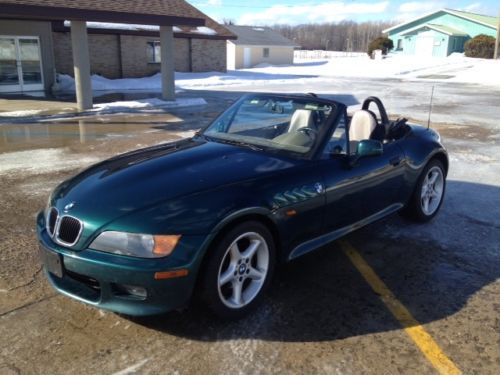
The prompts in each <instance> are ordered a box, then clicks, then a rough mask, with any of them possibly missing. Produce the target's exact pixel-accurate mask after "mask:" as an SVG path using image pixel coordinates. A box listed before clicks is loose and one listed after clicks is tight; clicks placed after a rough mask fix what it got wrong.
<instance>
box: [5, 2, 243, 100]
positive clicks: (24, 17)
mask: <svg viewBox="0 0 500 375" xmlns="http://www.w3.org/2000/svg"><path fill="white" fill-rule="evenodd" d="M52 2H53V3H54V4H50V5H51V6H52V5H54V6H56V5H57V6H58V7H54V8H52V9H54V11H52V12H47V14H43V12H42V11H40V12H38V13H39V14H37V10H38V8H44V7H41V6H40V7H38V5H37V3H38V4H40V2H37V1H33V2H32V1H29V0H28V1H3V0H0V93H2V92H4V93H6V92H26V91H40V90H49V89H50V87H51V86H52V84H53V83H54V80H55V73H64V74H69V75H72V76H73V75H74V69H75V66H74V61H73V56H74V54H73V52H74V51H73V41H72V37H71V22H75V21H74V19H77V20H83V21H86V30H87V36H88V54H89V58H90V73H91V74H99V75H102V76H105V77H107V78H128V77H144V76H149V75H152V74H155V73H158V72H160V70H161V52H160V26H158V25H154V24H152V23H154V22H155V20H154V19H152V17H154V15H151V16H150V15H149V14H146V16H147V17H146V18H144V19H145V20H147V21H148V22H147V23H146V22H145V23H144V24H136V23H117V22H119V21H120V20H121V19H123V18H127V17H120V16H119V14H122V15H123V14H125V15H131V14H133V16H134V17H128V18H129V19H130V20H131V21H135V20H137V21H141V20H142V19H143V17H144V15H143V14H139V13H129V12H132V11H133V12H138V11H141V12H144V10H137V9H134V7H136V6H137V5H138V3H140V2H130V1H123V0H122V1H113V2H111V3H114V4H113V6H114V8H110V9H109V10H108V9H106V7H107V4H106V2H104V1H94V3H97V4H99V6H102V8H104V9H103V10H104V12H106V13H104V12H103V13H102V14H104V16H102V17H101V16H100V15H99V16H96V15H98V13H97V12H92V11H90V10H85V9H83V10H82V9H80V8H78V9H73V8H71V7H72V6H73V4H75V3H76V5H78V6H82V4H83V5H85V3H89V8H91V7H90V5H92V4H90V3H91V2H92V1H84V2H72V1H68V0H66V1H65V0H50V1H49V3H52ZM147 2H148V1H144V0H143V1H142V3H147ZM2 3H5V4H2ZM20 3H22V4H21V5H23V6H25V5H26V6H31V7H30V8H29V9H30V13H29V14H27V13H28V11H26V10H25V8H22V7H21V5H19V4H20ZM30 3H33V4H34V5H33V6H32V5H31V4H30ZM72 3H73V4H72ZM120 3H121V5H123V7H122V8H118V9H115V8H116V7H117V6H118V5H120ZM150 3H152V4H154V5H155V6H157V7H158V12H156V13H155V12H152V10H153V9H151V12H147V13H155V15H156V14H158V13H160V12H159V11H164V13H165V14H166V15H165V17H164V18H163V19H161V20H159V22H163V20H164V19H167V18H166V17H170V18H168V24H170V25H172V26H171V27H172V33H173V51H171V53H172V54H173V61H174V68H175V70H176V71H180V72H190V71H193V72H203V71H225V70H226V42H227V40H228V39H235V38H236V37H235V35H234V34H232V33H231V32H230V31H229V30H227V29H226V28H224V27H223V26H221V25H219V24H218V23H217V22H215V21H214V20H212V19H210V18H209V17H208V16H206V15H205V14H203V13H202V12H200V11H199V10H197V9H196V8H194V7H193V6H191V5H190V4H188V3H186V2H184V1H178V0H176V1H170V0H156V1H153V2H151V1H150ZM61 5H63V6H65V7H66V8H64V10H65V11H66V13H65V12H63V11H60V13H58V12H59V9H61V8H62V7H61ZM139 5H140V4H139ZM142 5H143V8H144V4H142ZM174 5H175V6H176V7H175V8H173V6H174ZM37 7H38V8H37ZM164 8H165V9H166V10H167V11H168V12H169V13H167V12H166V11H165V10H164ZM171 8H172V9H171ZM110 10H112V11H119V12H120V13H118V12H117V13H116V16H115V14H113V13H112V12H110ZM148 10H149V9H148ZM84 11H86V13H84ZM68 12H69V13H68ZM124 12H127V13H124ZM73 14H74V15H75V18H74V19H73V18H65V17H64V15H66V16H68V15H70V16H72V15H73ZM81 14H84V15H85V16H84V17H83V16H81ZM42 16H43V17H42ZM52 17H53V19H51V18H52ZM148 17H149V18H148ZM158 17H159V16H158ZM101 20H103V21H106V22H99V21H101ZM192 20H195V21H192ZM108 21H109V22H108ZM159 24H160V23H159ZM169 52H170V51H169Z"/></svg>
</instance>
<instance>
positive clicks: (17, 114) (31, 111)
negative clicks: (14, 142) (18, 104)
mask: <svg viewBox="0 0 500 375" xmlns="http://www.w3.org/2000/svg"><path fill="white" fill-rule="evenodd" d="M40 112H43V110H41V109H26V110H22V111H10V112H0V117H28V116H35V115H37V114H39V113H40Z"/></svg>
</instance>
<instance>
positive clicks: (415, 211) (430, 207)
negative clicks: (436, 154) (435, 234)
mask: <svg viewBox="0 0 500 375" xmlns="http://www.w3.org/2000/svg"><path fill="white" fill-rule="evenodd" d="M445 191H446V171H445V169H444V167H443V163H441V162H440V161H439V160H436V159H434V160H431V161H430V162H429V163H428V164H427V165H426V166H425V168H424V170H423V172H422V174H421V175H420V177H419V178H418V181H417V185H416V187H415V191H414V193H413V195H412V197H411V198H410V201H409V202H408V204H407V206H406V207H405V209H404V210H403V214H404V216H406V217H408V218H410V219H412V220H414V221H418V222H421V223H425V222H428V221H430V220H432V218H434V216H436V215H437V213H438V212H439V209H440V208H441V205H442V204H443V200H444V195H445Z"/></svg>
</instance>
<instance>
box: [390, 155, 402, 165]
mask: <svg viewBox="0 0 500 375" xmlns="http://www.w3.org/2000/svg"><path fill="white" fill-rule="evenodd" d="M402 160H403V159H402V158H401V156H395V157H393V158H392V159H390V160H389V163H391V165H393V166H397V165H399V164H400V163H401V161H402Z"/></svg>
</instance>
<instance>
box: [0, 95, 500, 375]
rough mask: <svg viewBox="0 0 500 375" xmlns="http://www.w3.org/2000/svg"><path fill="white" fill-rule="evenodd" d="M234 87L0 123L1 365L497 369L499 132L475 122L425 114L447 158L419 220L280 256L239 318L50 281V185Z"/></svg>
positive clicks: (153, 135) (152, 136)
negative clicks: (97, 295)
mask: <svg viewBox="0 0 500 375" xmlns="http://www.w3.org/2000/svg"><path fill="white" fill-rule="evenodd" d="M197 95H198V96H199V95H200V94H199V93H198V94H197ZM236 96H237V95H236V94H231V93H224V94H222V93H210V94H207V95H206V97H207V101H208V102H209V104H208V105H207V106H205V107H201V108H185V109H176V110H174V111H171V112H169V113H158V114H147V115H145V114H140V113H139V114H128V115H126V116H123V115H107V116H98V117H89V118H84V119H78V118H76V119H75V118H72V119H65V120H61V121H58V122H51V123H48V122H44V123H20V122H17V123H15V124H6V123H4V124H2V125H0V191H1V195H0V207H1V208H2V209H1V210H0V374H2V375H3V374H41V373H43V374H45V373H52V374H66V373H70V372H78V373H92V374H94V373H95V374H115V373H117V374H132V373H140V374H158V373H202V372H203V373H245V374H247V373H249V374H252V373H328V374H330V373H338V374H359V373H377V374H379V373H384V374H400V373H408V374H412V373H434V372H438V371H439V370H441V372H442V373H444V372H446V370H449V373H453V371H455V370H456V371H461V372H463V373H464V374H498V373H500V283H499V280H500V267H499V265H500V215H499V212H500V211H499V207H500V147H499V145H498V141H499V132H498V128H497V129H495V128H494V127H492V126H491V124H489V123H486V121H485V122H482V121H478V122H477V123H470V124H469V125H465V124H463V123H453V122H450V121H449V118H450V116H449V115H447V114H442V113H441V114H440V113H438V114H437V116H438V117H437V118H438V119H439V118H441V119H443V121H442V122H441V123H440V124H435V127H436V128H437V129H438V130H440V132H441V134H442V136H443V139H444V141H445V143H446V145H447V147H448V149H449V151H450V160H451V169H450V175H449V178H448V187H447V196H446V199H445V202H444V205H443V208H442V210H441V212H440V214H439V215H438V217H436V219H435V220H434V221H433V222H431V223H429V224H425V225H416V224H413V223H410V222H408V221H405V220H404V219H402V218H401V217H399V216H398V215H394V216H391V217H389V218H387V219H384V220H383V221H381V222H378V223H375V224H372V225H370V226H368V227H365V228H363V229H361V230H359V231H357V232H355V233H353V234H351V235H350V236H348V237H347V238H346V239H345V241H344V242H341V241H339V242H335V243H333V244H331V245H329V246H327V247H325V248H323V249H321V250H319V251H318V252H316V253H313V254H310V255H307V256H305V257H303V258H300V259H298V260H297V261H294V262H292V263H290V264H287V265H285V266H284V267H283V268H282V269H281V270H280V272H279V273H278V275H277V276H276V278H275V280H274V285H273V288H272V290H271V292H270V294H269V296H268V297H267V298H266V299H265V301H264V303H263V305H262V306H261V307H260V309H259V310H258V311H256V313H255V314H253V315H252V316H250V317H248V318H245V319H243V320H240V321H238V322H229V323H228V322H223V321H219V320H216V319H214V318H211V317H209V316H207V315H206V314H204V312H203V310H202V309H200V308H199V307H197V306H194V307H191V308H189V309H187V310H184V311H178V312H177V311H176V312H172V313H170V314H166V315H162V316H158V317H152V318H141V319H130V318H127V317H123V316H119V315H116V314H113V313H109V312H102V311H99V310H96V309H94V308H92V307H89V306H86V305H83V304H81V303H79V302H76V301H73V300H71V299H68V298H66V297H63V296H60V295H58V294H56V293H55V292H54V291H53V290H52V289H51V288H50V287H49V285H48V283H47V282H46V280H45V278H44V276H43V273H42V272H41V268H40V265H39V262H38V259H37V243H36V239H35V232H34V217H35V214H36V212H37V211H38V210H39V209H41V208H42V207H43V206H44V205H45V202H46V199H47V196H48V194H49V192H50V190H51V189H52V188H53V187H54V186H55V185H56V184H57V183H59V182H60V181H62V180H63V179H65V178H68V177H70V176H71V175H73V174H74V173H76V172H77V171H78V170H80V169H81V168H84V167H85V166H87V165H89V164H92V163H94V162H97V161H99V160H102V159H104V158H107V157H109V156H112V155H115V154H117V153H120V152H124V151H127V150H130V149H134V148H138V147H144V146H147V145H152V144H157V143H161V142H166V141H168V140H174V139H179V138H182V137H185V136H188V135H189V134H192V132H193V131H194V130H196V129H198V128H199V127H200V126H203V125H204V124H206V123H208V122H209V121H210V119H211V118H213V117H214V116H215V114H216V113H217V112H218V111H219V109H220V108H221V107H222V106H224V105H226V104H228V103H229V102H231V101H232V100H234V98H235V97H236ZM453 105H455V106H456V107H454V108H455V110H457V109H458V108H460V106H459V105H458V106H457V104H456V103H455V104H453ZM453 110H454V109H453V108H452V109H450V111H453ZM486 113H488V109H486ZM439 116H441V117H439ZM353 254H355V256H354V257H353ZM356 259H357V260H356ZM360 262H364V263H360ZM363 265H366V266H368V269H367V268H366V267H365V268H363ZM370 272H371V273H370ZM373 275H375V280H374V277H373ZM377 283H378V284H377ZM380 283H382V284H383V287H385V288H382V289H380ZM405 310H406V313H408V314H409V315H408V314H406V313H405ZM405 314H406V315H405ZM409 316H410V317H411V319H409ZM433 360H434V361H433ZM443 364H444V367H441V368H440V367H439V366H441V365H443ZM447 366H448V367H447Z"/></svg>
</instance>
